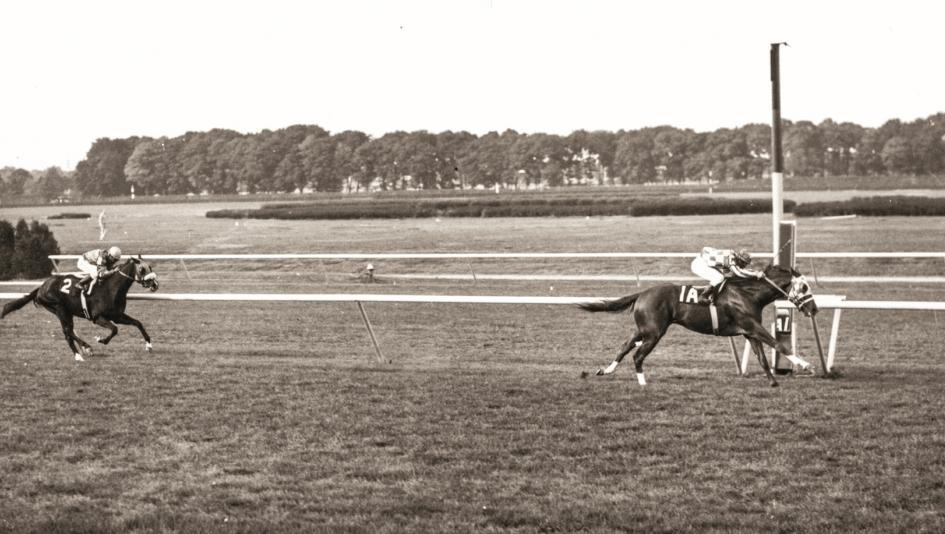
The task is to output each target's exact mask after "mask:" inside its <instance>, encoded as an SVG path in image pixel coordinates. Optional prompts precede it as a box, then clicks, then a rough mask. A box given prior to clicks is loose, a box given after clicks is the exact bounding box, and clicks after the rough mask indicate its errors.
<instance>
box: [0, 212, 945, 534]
mask: <svg viewBox="0 0 945 534" xmlns="http://www.w3.org/2000/svg"><path fill="white" fill-rule="evenodd" d="M215 207H217V206H216V205H214V206H212V207H208V206H206V205H204V206H202V207H201V206H200V205H184V206H173V207H169V206H160V205H155V206H146V207H140V206H110V207H108V208H107V209H108V221H109V224H110V226H109V232H110V234H109V235H110V236H115V237H117V238H118V239H117V240H115V241H114V242H115V243H116V244H119V246H121V247H122V249H123V250H126V251H128V252H145V253H147V252H152V253H157V252H167V253H172V252H221V251H226V252H232V251H244V252H250V251H253V252H257V251H259V252H287V251H299V252H304V251H312V252H316V251H317V252H321V251H326V252H327V251H338V252H342V251H344V252H352V251H379V252H380V251H388V252H391V251H411V250H415V251H421V250H422V251H444V252H445V251H459V250H470V251H519V250H542V251H579V250H584V251H612V250H638V251H647V250H663V251H679V250H693V251H695V250H698V248H699V247H701V246H702V245H704V244H710V243H719V242H720V239H719V236H721V235H725V236H727V237H726V239H725V240H724V243H721V244H728V243H738V244H739V245H742V244H744V246H748V247H752V248H755V249H762V248H763V246H764V245H765V243H766V241H767V239H769V233H770V222H769V221H768V220H767V219H766V218H765V217H764V216H763V215H739V216H732V217H729V216H713V217H676V218H669V217H653V218H646V219H631V218H627V217H604V218H589V219H585V218H576V217H574V218H564V219H528V220H523V219H484V220H476V221H475V222H474V223H472V224H471V223H470V222H469V221H468V220H466V221H464V220H443V221H441V222H439V223H436V222H434V221H416V220H392V221H358V222H355V223H351V222H341V221H327V222H323V221H319V222H313V221H246V222H244V221H240V224H239V225H235V224H234V223H233V221H219V220H211V219H206V218H204V217H203V211H204V210H205V209H212V208H215ZM49 210H56V208H49ZM27 212H29V214H30V215H32V216H33V217H34V218H35V217H42V216H44V215H46V212H45V211H43V210H42V209H33V210H24V211H17V210H13V209H4V210H0V217H2V218H6V219H8V220H9V219H11V218H16V217H20V216H23V214H24V213H27ZM56 212H57V211H50V213H56ZM798 224H799V226H800V238H799V239H800V250H804V251H818V250H819V251H826V250H841V249H845V250H893V249H907V250H937V249H940V247H941V239H940V236H941V235H943V234H942V231H943V230H945V219H943V218H904V217H903V218H895V217H889V218H880V219H869V220H865V219H853V220H841V221H820V220H806V219H805V220H801V221H799V222H798ZM52 229H53V230H54V231H55V232H56V237H57V239H58V240H59V242H60V244H61V246H62V249H63V251H64V252H79V251H82V250H85V249H86V248H91V246H94V245H95V244H96V243H98V241H97V237H98V234H97V232H98V230H97V225H96V224H95V223H94V222H90V221H78V220H76V221H55V222H54V225H52ZM125 232H127V234H126V233H125ZM111 242H112V241H109V243H111ZM90 245H91V246H90ZM375 263H376V262H375ZM358 265H359V264H358V263H356V262H324V263H316V262H284V263H282V264H271V263H269V264H264V263H262V262H252V263H249V264H248V265H245V264H231V265H220V264H211V263H201V262H193V263H192V264H191V263H188V272H187V273H185V272H184V270H183V269H182V268H181V266H180V265H179V264H177V263H173V262H160V263H157V264H155V269H156V271H157V272H158V274H159V276H160V277H161V280H162V282H163V284H162V292H180V291H191V290H197V289H200V288H204V289H206V290H210V291H243V290H247V291H294V292H334V291H350V292H355V291H357V292H365V291H370V292H375V291H377V292H395V293H401V292H403V293H410V292H415V293H459V294H568V295H577V294H588V295H621V294H626V293H631V292H634V291H637V288H636V286H635V284H617V283H561V284H559V283H555V284H554V286H555V287H554V289H553V290H552V289H550V288H549V285H548V284H547V283H545V284H542V283H538V282H530V283H521V284H519V283H511V282H483V281H480V282H479V283H478V284H472V283H457V282H420V281H417V282H398V283H397V285H395V284H393V283H382V284H376V285H373V286H366V285H363V284H359V283H357V282H355V281H354V271H355V270H356V268H357V267H358ZM378 268H379V271H380V274H381V275H383V273H384V272H391V271H412V272H418V271H426V272H437V271H443V272H457V271H459V270H460V269H465V270H468V269H470V268H473V269H475V270H477V271H480V270H481V271H482V272H526V273H527V272H535V271H543V272H587V273H598V272H599V273H624V274H626V273H632V272H633V270H634V269H637V268H640V269H644V270H645V272H654V273H657V272H658V273H663V272H686V271H687V266H686V265H683V264H681V263H680V262H678V261H674V260H670V261H655V260H647V261H640V262H626V261H613V262H605V261H601V262H594V263H588V262H580V261H576V260H568V261H564V260H559V261H548V262H537V263H535V264H524V263H522V262H508V261H506V262H499V261H491V262H476V263H475V264H474V265H472V266H471V265H470V264H467V263H465V262H454V263H446V264H445V265H440V264H433V263H432V262H384V263H381V264H379V265H378ZM801 268H802V270H807V269H805V266H803V265H802V266H801ZM817 268H818V271H819V272H821V274H856V273H857V272H858V271H862V272H873V273H888V274H907V273H910V272H914V271H917V270H918V271H921V272H923V273H928V274H943V272H945V264H943V263H942V262H941V261H940V260H939V261H937V262H918V261H917V262H908V263H901V262H888V261H875V260H874V261H872V262H867V261H863V262H855V263H843V264H840V263H836V262H834V263H831V262H818V264H817ZM336 273H337V275H336ZM188 274H189V277H190V279H188V276H187V275H188ZM818 290H819V291H820V292H822V293H828V292H829V293H845V294H847V295H849V297H850V298H867V299H868V298H877V299H878V298H883V299H921V300H943V299H945V288H941V287H940V286H917V287H901V286H900V287H893V286H862V285H857V286H846V287H844V286H839V285H838V286H831V287H820V288H818ZM366 307H367V310H368V313H369V314H370V316H371V320H372V322H373V324H374V327H375V330H376V332H377V335H378V337H379V340H380V343H381V346H382V348H383V350H384V352H385V355H386V356H387V357H388V358H390V359H392V360H393V363H392V364H378V363H375V361H374V359H373V354H372V349H371V346H370V341H369V340H368V338H367V334H366V332H365V330H364V328H363V326H362V325H361V323H360V321H361V319H360V315H359V313H358V311H357V308H356V307H355V306H354V305H353V304H350V303H347V304H344V303H339V304H320V305H308V304H278V303H261V304H258V305H256V304H254V305H252V306H245V305H241V304H222V303H216V304H214V303H168V302H161V303H144V302H139V301H134V302H132V303H131V304H130V305H129V312H130V313H131V314H132V315H133V316H135V317H138V318H140V319H141V320H143V321H144V322H145V324H146V326H147V327H148V329H149V331H150V333H151V335H152V337H153V338H154V341H155V352H154V353H153V354H152V355H147V354H146V353H145V352H144V351H143V343H142V341H141V339H140V338H139V337H138V334H137V333H136V332H134V329H131V328H127V327H122V328H121V334H120V335H119V337H118V338H116V339H115V340H114V341H113V342H112V344H111V345H109V346H108V347H104V348H100V349H99V350H98V355H97V356H95V357H93V358H91V359H90V361H88V362H86V364H83V365H76V364H74V363H73V362H72V361H71V360H70V359H69V356H68V351H67V349H66V347H65V344H64V342H63V341H62V340H61V334H60V333H59V329H58V324H57V322H56V320H55V318H54V317H53V316H52V315H50V314H48V313H46V312H45V311H42V310H39V309H35V308H33V307H27V308H24V309H23V310H21V311H19V312H16V313H15V314H13V315H11V316H9V317H7V318H5V319H4V320H3V321H0V346H2V350H0V406H2V413H3V419H2V421H3V424H2V425H0V495H2V497H3V498H2V499H0V532H61V533H65V532H211V533H212V532H266V531H271V532H337V531H342V532H444V531H451V532H452V531H455V532H481V531H496V532H538V531H558V532H575V531H588V532H611V531H627V530H629V531H640V532H680V531H690V532H707V531H708V532H759V531H775V530H777V531H785V532H831V531H833V532H856V531H884V532H885V531H890V532H922V531H925V532H937V531H941V530H942V529H943V528H945V515H943V510H945V486H943V484H942V480H945V437H943V436H945V418H943V416H942V414H943V413H945V397H943V395H942V394H941V391H942V383H943V381H945V362H943V360H942V359H941V356H940V352H941V351H940V350H938V349H937V348H936V347H937V345H938V343H939V341H940V337H941V336H940V334H939V329H940V328H941V323H940V321H941V320H942V317H940V316H938V315H936V314H934V313H930V312H885V313H884V312H879V313H877V312H865V311H846V312H844V315H843V327H842V331H841V335H840V352H839V354H838V359H837V365H838V367H839V368H840V369H841V371H842V377H841V378H839V379H836V380H824V379H819V378H786V379H783V380H782V387H780V388H776V389H774V388H770V387H768V386H767V385H766V381H765V380H764V379H763V377H762V376H761V374H760V369H759V368H758V366H757V363H756V362H754V361H752V362H751V364H750V367H749V376H748V377H747V378H738V377H736V376H735V374H734V363H733V362H732V356H731V354H730V353H729V352H728V349H727V343H726V342H725V341H723V340H720V339H714V338H711V337H705V336H698V335H696V334H692V333H689V332H686V331H684V330H682V329H679V328H678V327H677V328H674V329H673V330H671V331H670V333H669V335H668V336H667V337H666V338H665V340H664V341H663V342H662V343H661V345H660V346H659V347H658V348H657V349H656V351H655V352H654V354H652V355H651V356H650V358H649V359H648V360H647V362H646V371H647V377H648V380H649V386H647V389H645V390H644V389H641V388H639V387H638V386H637V385H636V381H635V379H634V378H633V372H632V368H631V367H629V366H627V365H626V364H625V366H623V367H621V368H620V370H619V371H618V373H617V374H616V375H613V376H610V377H604V378H596V379H588V380H581V379H579V378H578V376H579V374H580V372H581V371H583V370H592V369H595V368H596V367H598V366H601V365H605V364H607V363H609V362H610V360H611V358H612V357H613V354H614V353H615V351H616V350H617V348H618V346H619V344H620V343H621V342H622V341H623V339H624V337H625V336H626V335H627V333H628V332H627V325H628V321H629V316H628V315H599V314H587V313H583V312H580V311H579V310H576V309H574V308H571V307H567V306H563V307H562V306H517V305H491V306H490V305H446V304H368V305H366ZM828 324H829V316H823V317H821V318H820V327H821V334H822V335H824V336H826V331H827V330H826V329H827V327H828ZM798 328H799V337H800V339H801V352H802V354H803V355H804V356H805V357H806V358H807V359H809V360H811V361H816V360H817V358H816V357H814V356H813V348H812V344H813V343H812V341H811V336H810V331H809V327H808V326H807V325H806V324H805V323H804V322H799V323H798ZM96 330H97V329H96V328H95V327H93V326H91V325H89V324H88V323H84V324H80V325H79V333H80V335H82V336H84V337H86V338H90V337H92V335H93V334H94V333H96Z"/></svg>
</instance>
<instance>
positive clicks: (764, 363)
mask: <svg viewBox="0 0 945 534" xmlns="http://www.w3.org/2000/svg"><path fill="white" fill-rule="evenodd" d="M745 337H747V338H748V342H749V343H751V348H752V350H753V351H754V352H755V356H756V357H757V358H758V363H759V364H761V368H762V369H764V370H765V375H767V377H768V380H769V381H770V382H771V387H777V386H778V381H777V380H775V378H774V373H772V372H771V366H770V365H769V364H768V357H767V356H765V347H764V344H763V343H762V341H760V340H759V339H758V338H756V337H753V336H745ZM777 345H778V343H777V342H775V343H774V346H777Z"/></svg>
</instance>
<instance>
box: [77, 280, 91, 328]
mask: <svg viewBox="0 0 945 534" xmlns="http://www.w3.org/2000/svg"><path fill="white" fill-rule="evenodd" d="M79 298H80V299H81V300H82V314H83V315H85V318H86V319H88V320H90V321H91V320H92V316H91V315H89V305H88V303H87V302H85V290H83V289H82V288H79Z"/></svg>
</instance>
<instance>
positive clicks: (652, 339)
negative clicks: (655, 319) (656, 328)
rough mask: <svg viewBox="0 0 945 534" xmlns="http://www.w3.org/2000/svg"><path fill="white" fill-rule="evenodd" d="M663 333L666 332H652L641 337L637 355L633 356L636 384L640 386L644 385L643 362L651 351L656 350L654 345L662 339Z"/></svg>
mask: <svg viewBox="0 0 945 534" xmlns="http://www.w3.org/2000/svg"><path fill="white" fill-rule="evenodd" d="M665 333H666V330H665V329H664V330H663V331H662V332H654V333H651V334H649V335H646V336H643V344H641V345H640V348H639V349H638V350H637V353H636V354H634V355H633V365H634V367H635V368H636V371H637V382H639V383H640V385H641V386H645V385H646V377H645V376H644V375H643V360H645V359H646V357H647V356H648V355H649V354H650V353H651V352H653V349H654V348H656V344H657V343H659V342H660V339H662V338H663V334H665Z"/></svg>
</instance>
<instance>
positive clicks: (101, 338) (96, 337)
mask: <svg viewBox="0 0 945 534" xmlns="http://www.w3.org/2000/svg"><path fill="white" fill-rule="evenodd" d="M95 341H98V342H99V343H101V344H102V345H108V342H107V341H105V338H104V337H102V336H95Z"/></svg>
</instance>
